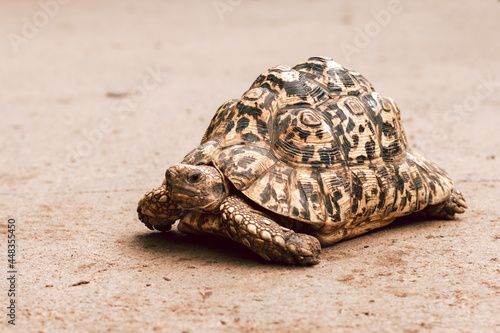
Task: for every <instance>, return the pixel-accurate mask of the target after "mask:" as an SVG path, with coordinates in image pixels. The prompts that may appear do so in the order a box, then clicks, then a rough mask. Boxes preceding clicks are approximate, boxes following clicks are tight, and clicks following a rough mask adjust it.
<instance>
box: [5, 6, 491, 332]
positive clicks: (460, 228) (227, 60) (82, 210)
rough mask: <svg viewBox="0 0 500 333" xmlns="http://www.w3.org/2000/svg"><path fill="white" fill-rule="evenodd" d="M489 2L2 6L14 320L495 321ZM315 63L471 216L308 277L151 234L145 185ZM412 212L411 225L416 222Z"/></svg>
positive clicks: (271, 327)
mask: <svg viewBox="0 0 500 333" xmlns="http://www.w3.org/2000/svg"><path fill="white" fill-rule="evenodd" d="M499 15H500V4H499V3H498V1H473V0H466V1H461V2H456V1H451V0H449V1H439V2H436V1H430V0H426V1H409V0H401V1H363V2H353V1H350V2H348V1H311V2H308V3H306V2H299V1H295V2H291V1H288V2H278V1H270V2H264V1H250V0H242V1H229V0H217V1H206V2H201V1H200V2H195V1H183V2H180V1H176V2H174V1H147V2H144V3H140V2H137V1H128V0H127V1H97V0H88V1H64V3H63V1H62V0H61V2H56V1H55V0H40V1H9V2H7V1H2V2H1V4H0V22H1V34H0V36H1V37H2V39H1V44H0V47H1V49H0V50H1V59H2V61H1V62H0V73H1V77H2V88H1V89H0V101H1V104H0V112H1V114H2V117H1V119H2V120H1V122H0V130H1V136H0V151H1V155H0V158H1V163H0V211H1V224H2V225H1V229H0V231H1V233H0V237H1V244H2V245H1V248H2V252H3V253H4V254H3V257H2V260H1V261H2V265H1V267H2V271H3V272H2V273H1V274H0V275H2V276H6V275H7V270H8V266H7V244H6V243H7V237H8V233H7V221H8V217H15V218H16V226H17V230H16V236H17V241H18V242H17V248H16V256H17V257H16V269H17V270H18V274H17V285H16V305H17V308H16V309H17V313H16V321H15V323H16V326H15V327H12V325H9V324H8V323H7V320H8V319H9V318H8V317H7V316H6V314H7V311H8V310H7V309H6V307H7V306H8V302H9V298H8V297H7V291H8V289H9V285H8V281H7V280H6V279H5V278H2V279H0V280H1V281H2V282H1V283H0V295H1V297H0V300H1V308H2V309H3V310H2V311H3V313H2V314H1V316H0V318H2V320H1V323H0V330H1V331H7V330H10V329H12V331H17V332H58V331H75V332H76V331H80V332H101V331H112V332H116V331H122V332H140V331H144V332H146V331H163V332H264V331H277V332H304V331H318V332H353V331H359V332H370V331H372V332H427V331H431V332H493V331H500V319H499V316H498V313H499V312H500V282H499V281H500V280H499V276H500V226H499V224H500V221H499V216H500V209H499V207H498V196H499V195H500V183H499V181H500V171H499V170H500V151H499V148H498V146H499V144H500V138H499V134H498V126H499V124H500V112H499V109H500V98H499V92H500V83H499V82H500V60H499V59H500V44H499V43H498V38H497V33H498V31H500V21H499V20H498V17H499ZM312 55H325V56H330V57H333V58H334V59H336V60H337V61H338V62H340V63H341V64H343V65H345V66H346V67H350V68H353V69H356V70H357V71H359V72H361V73H363V74H364V75H365V76H366V77H367V78H368V79H369V80H370V81H371V82H372V83H373V85H374V86H375V88H376V89H377V91H379V92H380V93H382V94H384V95H388V96H391V97H393V98H394V99H395V100H396V101H397V102H398V103H399V106H400V108H401V110H402V117H403V124H404V126H405V130H406V133H407V136H408V139H409V141H410V142H411V143H412V144H413V145H414V146H415V147H417V148H418V149H420V150H421V151H422V152H423V153H424V154H425V155H427V156H428V157H429V158H431V159H433V160H435V161H436V162H438V163H439V164H441V165H442V166H443V167H444V168H445V169H447V170H448V171H449V172H450V174H451V175H452V176H453V178H454V179H455V181H456V184H457V187H458V188H460V189H461V190H462V191H463V192H464V195H465V196H466V198H467V200H468V204H469V210H468V211H467V212H466V214H464V215H463V216H460V218H459V219H458V220H456V221H450V222H445V221H414V220H412V219H406V220H404V221H400V222H399V223H396V224H395V225H393V226H391V227H389V228H386V229H383V230H380V231H377V232H373V233H370V234H368V235H365V236H362V237H359V238H356V239H353V240H349V241H346V242H342V243H339V244H337V245H335V246H332V247H329V248H326V249H324V250H323V253H322V261H321V263H320V264H319V265H317V266H314V267H309V268H295V267H284V266H277V265H269V264H266V263H263V262H262V261H261V260H259V259H258V258H257V257H256V256H255V255H253V254H251V253H249V252H248V251H246V250H245V249H243V248H242V247H240V246H237V245H234V244H232V243H231V242H229V241H221V240H218V239H205V238H197V237H190V236H182V235H179V234H177V233H170V234H160V233H156V232H150V231H149V230H148V229H146V228H145V227H144V226H143V225H142V224H141V223H140V222H139V221H138V220H137V217H136V212H135V208H136V204H137V201H138V200H139V198H140V197H141V196H142V194H143V193H144V192H145V191H146V190H148V189H150V188H152V187H154V186H156V185H158V184H159V183H160V182H161V181H162V178H163V174H164V171H165V169H166V168H167V167H168V166H169V165H171V164H173V163H175V162H177V161H179V160H180V159H181V158H182V157H183V156H184V154H186V153H187V152H189V150H191V149H192V148H193V147H195V146H196V145H197V144H198V142H199V140H200V139H201V136H202V134H203V131H204V129H205V128H206V127H207V125H208V122H209V120H210V118H211V117H212V115H213V114H214V112H215V110H216V109H217V107H218V106H219V105H220V104H222V103H223V102H224V101H225V100H227V99H230V98H236V97H239V96H240V95H241V94H242V93H243V92H244V91H245V90H246V89H247V88H248V87H249V86H250V84H251V83H252V82H253V80H254V79H255V78H256V77H257V76H258V74H260V73H261V72H263V71H264V70H265V69H267V68H269V67H271V66H274V65H277V64H288V65H294V64H296V63H298V62H301V61H303V60H305V59H307V58H308V57H310V56H312ZM410 222H411V223H410Z"/></svg>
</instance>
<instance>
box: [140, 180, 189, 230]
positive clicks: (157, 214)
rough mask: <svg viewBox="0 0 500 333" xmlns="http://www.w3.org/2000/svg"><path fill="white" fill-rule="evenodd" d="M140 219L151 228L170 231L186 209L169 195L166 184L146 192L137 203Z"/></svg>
mask: <svg viewBox="0 0 500 333" xmlns="http://www.w3.org/2000/svg"><path fill="white" fill-rule="evenodd" d="M137 214H138V216H139V220H140V221H141V222H142V223H144V225H145V226H146V227H148V228H149V229H151V230H155V229H156V230H159V231H170V229H171V228H172V224H174V223H175V221H177V220H178V219H180V218H182V217H183V216H184V215H185V214H186V211H184V210H183V209H182V208H181V207H179V206H178V205H177V204H176V203H174V202H173V201H172V200H171V199H170V197H169V196H168V192H167V189H166V187H165V184H163V185H161V186H160V187H157V188H154V189H152V190H151V191H148V192H146V194H144V196H143V197H142V198H141V200H140V201H139V203H138V205H137Z"/></svg>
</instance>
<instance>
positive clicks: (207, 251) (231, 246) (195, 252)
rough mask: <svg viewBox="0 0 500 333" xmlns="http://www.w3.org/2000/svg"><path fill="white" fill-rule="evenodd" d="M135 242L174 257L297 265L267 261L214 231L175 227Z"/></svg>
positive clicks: (256, 264) (239, 263)
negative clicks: (187, 230) (186, 231)
mask: <svg viewBox="0 0 500 333" xmlns="http://www.w3.org/2000/svg"><path fill="white" fill-rule="evenodd" d="M133 242H134V243H135V244H136V245H138V246H139V247H140V248H142V249H143V250H144V251H146V252H154V253H157V254H160V255H165V256H170V257H171V258H173V260H174V261H177V262H181V261H201V262H205V263H223V264H227V265H230V266H235V267H243V266H244V267H261V268H270V267H274V268H287V269H290V268H296V266H290V265H283V264H279V263H272V262H268V261H265V260H264V259H262V258H261V257H259V256H258V255H257V254H255V253H253V252H252V251H250V250H249V249H247V248H246V247H245V246H243V245H241V244H239V243H237V242H234V241H232V240H230V239H228V238H224V237H218V236H213V235H191V234H189V235H186V234H182V233H180V232H178V231H177V230H172V231H169V232H149V233H147V232H146V233H141V234H137V235H135V236H134V239H133Z"/></svg>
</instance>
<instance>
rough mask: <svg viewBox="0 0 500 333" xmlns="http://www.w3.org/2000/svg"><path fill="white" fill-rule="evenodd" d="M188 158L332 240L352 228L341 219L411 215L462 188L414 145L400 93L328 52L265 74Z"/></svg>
mask: <svg viewBox="0 0 500 333" xmlns="http://www.w3.org/2000/svg"><path fill="white" fill-rule="evenodd" d="M184 163H191V164H203V163H212V164H214V165H215V166H216V167H218V168H219V169H220V170H221V172H222V173H223V174H224V175H225V176H226V177H227V178H228V180H229V181H231V182H232V183H233V185H234V186H235V188H236V189H237V190H238V191H241V193H243V194H244V195H246V196H247V197H248V198H250V199H251V200H253V201H254V202H255V203H257V204H259V205H261V206H262V207H264V208H266V209H268V210H270V211H272V212H274V213H277V214H280V215H283V216H287V217H291V218H293V219H296V220H299V221H304V222H307V223H310V224H312V225H314V226H317V227H321V228H322V232H323V234H328V233H331V234H332V236H331V238H330V239H328V240H326V241H327V242H329V241H330V240H333V239H337V238H336V237H341V236H342V235H343V234H345V233H346V232H347V231H346V229H345V228H344V227H342V228H340V227H338V226H336V225H337V224H338V223H346V224H347V225H349V224H350V223H365V222H362V221H368V220H370V221H375V220H380V219H383V220H389V219H390V218H394V217H397V216H402V215H407V214H408V213H410V212H415V211H418V210H420V209H423V208H424V207H425V206H426V205H428V204H432V203H436V202H439V200H442V199H443V198H444V197H446V196H447V195H449V193H450V191H451V189H452V186H453V185H452V182H451V180H450V179H449V177H448V176H447V175H446V173H445V172H444V171H443V170H442V169H441V168H439V167H438V166H437V165H435V164H433V163H432V162H429V161H428V160H426V159H425V158H423V157H422V156H420V155H419V154H418V153H416V152H414V151H413V150H412V149H410V148H409V146H408V143H407V140H406V136H405V134H404V131H403V128H402V125H401V117H400V111H399V108H398V107H397V105H396V103H395V102H394V101H393V100H392V99H391V98H388V97H383V96H381V95H380V94H378V93H377V92H375V90H374V88H373V86H372V85H371V84H370V83H369V82H368V80H366V79H365V78H364V77H363V76H362V75H360V74H359V73H357V72H354V71H352V70H349V69H347V68H344V67H342V66H341V65H339V64H338V63H336V62H335V61H333V60H332V59H329V58H323V57H313V58H310V59H309V60H308V61H306V62H303V63H301V64H298V65H296V66H295V67H293V68H290V67H288V66H276V67H273V68H271V69H269V70H267V71H266V72H264V73H263V74H261V75H260V76H259V77H258V78H257V79H256V80H255V81H254V83H253V84H252V86H251V87H250V89H249V90H248V91H247V92H246V93H245V94H243V96H242V97H241V98H240V99H239V100H231V101H228V102H226V103H225V104H224V105H223V106H221V107H220V108H219V110H218V111H217V113H216V115H215V116H214V118H213V120H212V122H211V124H210V126H209V128H208V129H207V131H206V133H205V135H204V137H203V140H202V145H201V146H200V147H198V148H197V149H195V150H194V151H193V152H191V153H190V154H188V155H187V156H186V158H185V159H184ZM346 228H348V227H347V226H346ZM337 234H338V235H337ZM344 236H345V235H344Z"/></svg>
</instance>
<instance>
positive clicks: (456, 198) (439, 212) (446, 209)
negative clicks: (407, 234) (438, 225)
mask: <svg viewBox="0 0 500 333" xmlns="http://www.w3.org/2000/svg"><path fill="white" fill-rule="evenodd" d="M467 208H468V207H467V204H466V203H465V199H464V197H463V195H462V193H461V192H460V191H458V190H455V189H453V191H451V194H450V196H449V197H448V198H447V199H446V200H444V201H443V202H440V203H438V204H435V205H429V206H427V207H425V208H424V210H422V214H423V215H424V216H426V217H428V218H433V219H446V220H453V219H454V218H455V214H462V213H463V212H465V210H466V209H467Z"/></svg>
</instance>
